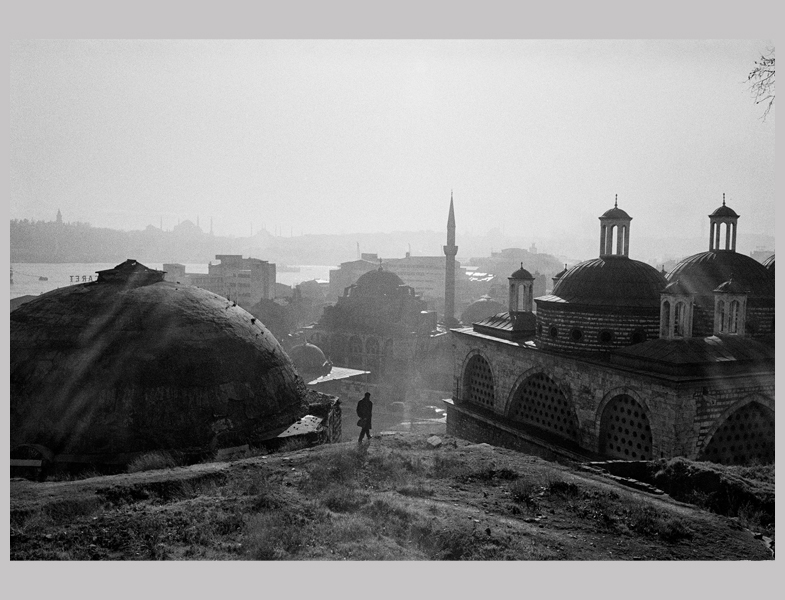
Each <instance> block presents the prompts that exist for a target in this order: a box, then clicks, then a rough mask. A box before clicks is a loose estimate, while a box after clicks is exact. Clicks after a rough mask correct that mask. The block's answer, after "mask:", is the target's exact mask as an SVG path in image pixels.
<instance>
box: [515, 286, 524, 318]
mask: <svg viewBox="0 0 785 600" xmlns="http://www.w3.org/2000/svg"><path fill="white" fill-rule="evenodd" d="M516 304H517V310H518V311H519V312H522V311H524V310H526V286H525V285H523V284H520V283H519V284H518V302H517V303H516Z"/></svg>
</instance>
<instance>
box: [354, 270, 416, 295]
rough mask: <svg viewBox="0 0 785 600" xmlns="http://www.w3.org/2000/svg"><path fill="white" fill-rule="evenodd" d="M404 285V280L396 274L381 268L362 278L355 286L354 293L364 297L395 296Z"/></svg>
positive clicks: (364, 274) (365, 274)
mask: <svg viewBox="0 0 785 600" xmlns="http://www.w3.org/2000/svg"><path fill="white" fill-rule="evenodd" d="M402 285H405V284H404V282H403V280H402V279H401V278H400V277H398V276H397V275H396V274H395V273H393V272H392V271H385V270H384V269H382V268H381V267H379V268H378V269H376V270H374V271H368V272H367V273H363V274H362V275H361V276H360V278H359V279H358V280H357V282H356V283H355V284H354V293H355V294H358V295H362V296H379V295H381V296H387V295H394V294H396V293H397V291H398V288H399V286H402Z"/></svg>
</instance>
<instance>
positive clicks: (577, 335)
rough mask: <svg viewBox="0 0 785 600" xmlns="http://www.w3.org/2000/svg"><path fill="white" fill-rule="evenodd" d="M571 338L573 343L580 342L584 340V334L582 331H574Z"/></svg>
mask: <svg viewBox="0 0 785 600" xmlns="http://www.w3.org/2000/svg"><path fill="white" fill-rule="evenodd" d="M570 338H572V341H573V342H580V341H581V340H582V339H583V332H582V331H581V330H580V329H573V330H572V331H571V332H570Z"/></svg>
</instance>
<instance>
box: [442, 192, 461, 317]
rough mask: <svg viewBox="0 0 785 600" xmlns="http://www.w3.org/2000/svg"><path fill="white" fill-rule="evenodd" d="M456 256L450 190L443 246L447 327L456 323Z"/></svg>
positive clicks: (453, 212) (453, 216)
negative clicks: (445, 243)
mask: <svg viewBox="0 0 785 600" xmlns="http://www.w3.org/2000/svg"><path fill="white" fill-rule="evenodd" d="M456 254H458V246H456V245H455V206H454V205H453V194H452V190H450V213H449V215H448V217H447V245H446V246H444V256H445V262H446V265H445V272H444V324H445V326H447V327H455V326H456V325H458V321H457V320H456V319H455V255H456Z"/></svg>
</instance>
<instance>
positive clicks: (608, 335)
mask: <svg viewBox="0 0 785 600" xmlns="http://www.w3.org/2000/svg"><path fill="white" fill-rule="evenodd" d="M599 337H600V342H602V343H603V344H610V343H611V342H612V341H613V332H612V331H608V330H607V329H606V330H605V331H600V336H599Z"/></svg>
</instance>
